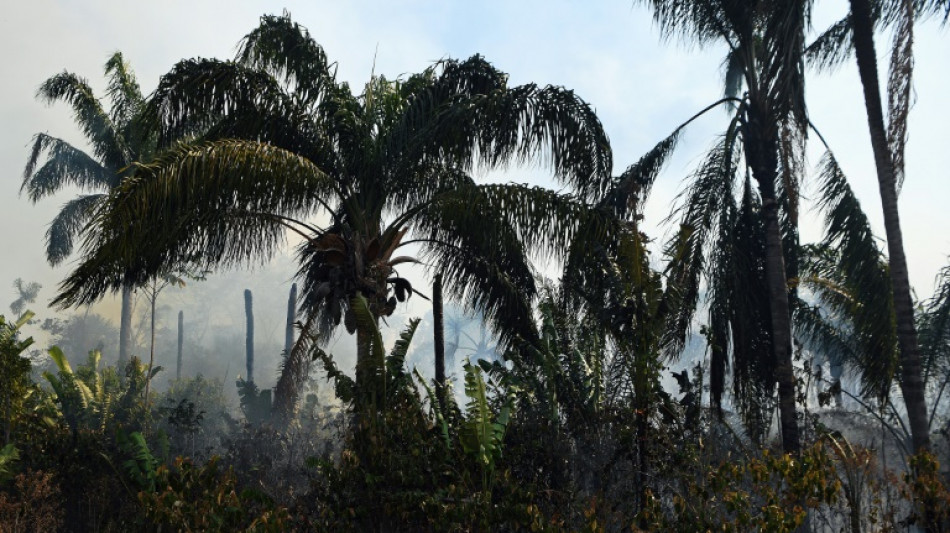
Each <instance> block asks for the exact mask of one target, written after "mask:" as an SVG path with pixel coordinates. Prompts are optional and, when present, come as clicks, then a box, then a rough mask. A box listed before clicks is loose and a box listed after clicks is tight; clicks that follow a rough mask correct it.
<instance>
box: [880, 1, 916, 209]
mask: <svg viewBox="0 0 950 533" xmlns="http://www.w3.org/2000/svg"><path fill="white" fill-rule="evenodd" d="M913 43H914V7H913V2H912V1H911V0H902V1H901V16H900V17H899V18H898V21H897V28H896V30H895V32H894V44H893V46H892V50H891V64H890V71H889V72H888V76H887V144H888V148H889V149H890V150H889V151H890V153H891V160H892V162H893V165H894V177H895V180H896V182H895V183H896V186H897V189H898V191H899V190H900V188H901V186H902V185H903V184H904V148H905V146H906V145H907V117H908V115H909V114H910V107H911V97H912V90H913V87H912V84H911V82H912V76H913V72H914V52H913Z"/></svg>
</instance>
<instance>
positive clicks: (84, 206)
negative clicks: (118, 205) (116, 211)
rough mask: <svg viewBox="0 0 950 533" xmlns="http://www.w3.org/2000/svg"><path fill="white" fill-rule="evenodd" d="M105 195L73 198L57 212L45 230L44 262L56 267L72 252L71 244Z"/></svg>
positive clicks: (101, 202) (92, 215)
mask: <svg viewBox="0 0 950 533" xmlns="http://www.w3.org/2000/svg"><path fill="white" fill-rule="evenodd" d="M105 199H106V195H105V194H88V195H84V196H79V197H78V198H74V199H72V200H70V201H68V202H66V203H65V204H63V207H62V208H61V209H60V210H59V213H58V214H57V215H56V218H54V219H53V221H52V222H50V225H49V228H48V229H47V230H46V260H47V261H49V264H51V265H53V266H56V265H58V264H60V263H61V262H62V261H63V260H64V259H66V258H67V257H69V254H71V253H72V252H73V243H74V242H75V240H76V237H78V236H79V235H80V234H81V233H82V231H83V230H84V229H85V228H86V225H87V224H88V223H89V221H90V220H92V218H93V217H94V216H95V213H96V209H97V208H98V207H100V206H101V205H102V204H103V203H104V202H105Z"/></svg>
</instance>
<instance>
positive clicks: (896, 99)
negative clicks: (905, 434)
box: [808, 0, 950, 450]
mask: <svg viewBox="0 0 950 533" xmlns="http://www.w3.org/2000/svg"><path fill="white" fill-rule="evenodd" d="M850 7H851V9H850V11H849V13H848V14H847V15H846V16H845V17H844V18H843V19H841V20H840V21H838V22H837V23H835V24H834V25H832V26H831V27H830V28H829V29H828V30H826V31H825V32H824V33H823V34H822V35H821V36H820V37H819V38H818V39H816V41H815V42H814V43H813V44H812V45H811V46H809V47H808V55H809V58H810V59H811V60H812V61H813V62H814V63H815V64H817V65H818V66H819V67H820V68H829V67H834V66H837V65H838V64H840V63H842V62H843V61H844V60H846V59H848V58H849V57H850V55H851V53H852V52H853V53H854V55H855V59H856V62H857V65H858V74H859V76H860V79H861V85H862V88H863V91H864V102H865V109H866V112H867V118H868V130H869V132H870V136H871V148H872V151H873V153H874V164H875V169H876V172H877V179H878V188H879V190H880V195H881V204H882V209H883V212H884V229H885V234H886V236H887V249H888V261H889V264H890V268H889V272H890V278H891V280H890V285H891V291H892V293H893V299H894V310H895V312H896V314H897V338H898V341H899V347H900V369H901V380H900V386H901V391H902V393H903V397H904V403H905V405H906V407H907V412H908V419H909V422H910V426H911V433H912V435H913V447H914V449H915V450H923V449H928V448H929V447H930V435H929V430H928V424H927V403H926V397H925V390H924V389H925V384H924V379H923V376H922V370H921V357H920V348H919V346H918V336H917V331H916V329H915V319H914V306H913V298H912V295H911V290H910V281H909V274H908V268H907V258H906V256H905V254H904V245H903V234H902V232H901V228H900V214H899V210H898V206H897V195H898V191H899V189H900V187H901V184H902V183H903V180H904V147H905V144H906V141H907V117H908V114H909V112H910V106H911V91H912V85H911V78H912V73H913V63H914V60H913V28H914V21H915V20H919V19H922V18H926V17H929V16H932V15H938V16H939V14H940V13H941V12H943V21H942V22H943V23H944V24H945V23H946V22H947V20H948V17H950V4H948V3H947V2H946V1H945V0H897V1H892V2H884V1H881V0H850ZM875 26H883V27H894V30H895V31H894V42H893V48H892V52H891V65H890V73H889V75H888V80H887V92H888V95H887V96H888V102H887V104H888V119H889V120H888V121H887V126H886V127H885V121H884V112H883V106H882V102H881V93H880V87H879V85H878V80H879V77H878V67H877V55H876V51H875V44H874V29H875Z"/></svg>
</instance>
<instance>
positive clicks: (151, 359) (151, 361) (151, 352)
mask: <svg viewBox="0 0 950 533" xmlns="http://www.w3.org/2000/svg"><path fill="white" fill-rule="evenodd" d="M157 299H158V282H157V281H156V280H154V279H153V280H152V289H151V295H150V298H149V304H150V305H151V312H152V316H151V333H150V339H151V340H150V341H149V349H148V370H146V372H145V409H146V410H147V409H148V408H149V407H148V394H149V389H150V388H151V385H152V367H153V366H154V365H155V300H157ZM148 429H149V417H148V416H146V417H145V433H146V435H147V434H148Z"/></svg>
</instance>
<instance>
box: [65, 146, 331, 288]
mask: <svg viewBox="0 0 950 533" xmlns="http://www.w3.org/2000/svg"><path fill="white" fill-rule="evenodd" d="M333 187H334V184H333V182H332V180H331V179H330V178H328V177H327V176H326V175H325V174H323V172H321V170H320V169H319V168H317V167H315V166H314V165H313V163H311V162H310V161H308V160H306V159H304V158H302V157H300V156H298V155H296V154H293V153H290V152H287V151H285V150H281V149H279V148H275V147H273V146H270V145H266V144H261V143H255V142H248V141H235V140H231V141H218V142H212V143H202V144H198V145H187V144H182V145H179V146H177V147H176V148H175V149H173V150H170V151H169V152H167V153H166V154H164V155H163V156H161V157H159V158H158V159H157V160H156V162H154V163H151V164H149V165H140V166H138V167H137V169H136V175H135V176H134V177H132V178H129V179H126V180H125V181H124V182H123V183H122V185H120V186H119V188H118V189H117V190H116V192H115V193H114V194H113V195H111V196H110V197H109V200H108V202H107V203H106V204H105V205H104V206H103V209H102V211H101V212H100V215H99V216H97V217H96V219H95V221H94V222H93V223H94V224H95V228H94V231H91V232H89V233H88V234H87V239H86V241H85V242H84V244H83V247H84V252H85V254H84V255H85V256H86V259H85V261H84V262H83V263H82V264H81V265H80V266H79V267H78V268H77V270H76V271H75V272H74V273H73V274H72V275H70V277H69V278H67V280H66V281H65V282H64V283H63V284H62V285H61V289H62V290H61V293H60V295H59V296H58V297H57V299H56V302H58V303H59V304H62V305H73V304H76V303H85V302H90V301H93V300H95V299H97V298H99V297H100V296H101V295H102V294H104V293H105V292H106V291H108V290H110V289H111V290H118V289H119V288H120V287H121V285H122V283H123V278H125V277H126V276H127V275H128V276H129V279H128V280H127V281H128V282H131V283H133V284H134V283H143V282H145V281H146V280H148V279H149V278H150V277H151V276H154V275H156V274H158V273H160V272H163V271H165V270H167V269H169V268H174V267H176V266H179V265H184V264H194V265H197V266H199V267H200V268H202V269H208V268H210V267H212V266H224V267H228V266H232V265H237V264H246V263H248V262H252V261H254V260H262V259H264V258H268V257H270V256H271V255H272V254H273V252H274V251H275V250H276V249H277V247H278V246H279V245H280V244H281V243H282V242H283V241H284V238H285V230H286V229H287V228H288V227H291V228H295V229H296V225H295V224H294V223H293V221H294V217H296V218H297V219H303V218H305V217H307V216H308V215H310V214H312V213H313V211H314V210H315V209H317V208H318V206H319V205H320V204H321V202H323V203H326V201H327V200H331V199H332V197H333V192H332V191H333ZM297 231H300V230H299V229H297Z"/></svg>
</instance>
